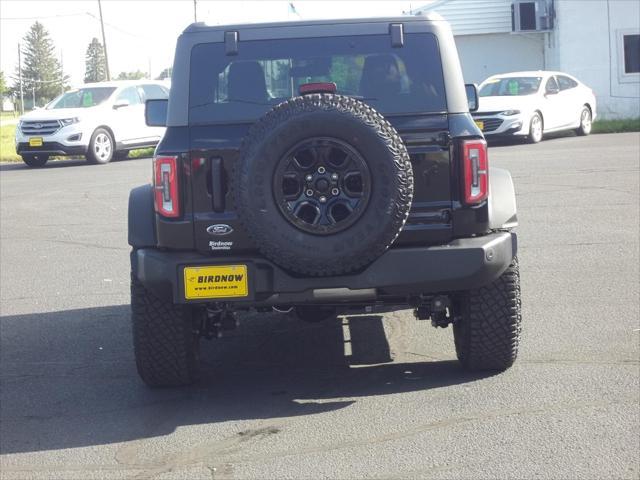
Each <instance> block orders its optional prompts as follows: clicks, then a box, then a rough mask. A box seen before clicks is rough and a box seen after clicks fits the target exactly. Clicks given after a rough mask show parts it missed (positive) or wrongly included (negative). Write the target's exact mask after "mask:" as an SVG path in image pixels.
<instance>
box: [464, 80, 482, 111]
mask: <svg viewBox="0 0 640 480" xmlns="http://www.w3.org/2000/svg"><path fill="white" fill-rule="evenodd" d="M464 89H465V92H466V93H467V104H468V105H469V111H470V112H475V111H476V110H478V107H479V102H478V86H477V85H476V84H475V83H467V84H466V85H465V86H464Z"/></svg>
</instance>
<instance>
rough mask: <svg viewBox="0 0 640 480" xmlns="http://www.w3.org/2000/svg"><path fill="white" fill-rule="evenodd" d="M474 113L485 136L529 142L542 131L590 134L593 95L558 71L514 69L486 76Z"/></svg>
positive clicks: (592, 116) (593, 115)
mask: <svg viewBox="0 0 640 480" xmlns="http://www.w3.org/2000/svg"><path fill="white" fill-rule="evenodd" d="M479 96H480V105H479V108H478V110H477V111H476V112H475V113H473V117H474V120H475V121H476V124H477V125H478V127H479V128H480V130H482V133H484V135H485V137H486V138H487V139H490V138H495V137H498V136H515V137H518V136H519V137H525V138H527V140H528V141H529V142H531V143H537V142H539V141H540V140H542V137H543V135H544V134H545V133H550V132H557V131H561V130H571V129H573V130H575V131H576V133H577V134H578V135H589V133H591V123H592V122H593V120H594V119H595V118H596V98H595V95H594V93H593V90H591V89H590V88H589V87H587V86H586V85H584V84H582V83H580V81H578V80H577V79H576V78H574V77H572V76H571V75H567V74H566V73H560V72H545V71H537V72H513V73H505V74H502V75H494V76H492V77H489V78H487V79H486V80H485V81H484V82H482V83H481V84H480V87H479Z"/></svg>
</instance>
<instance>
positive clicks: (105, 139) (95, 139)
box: [87, 128, 115, 164]
mask: <svg viewBox="0 0 640 480" xmlns="http://www.w3.org/2000/svg"><path fill="white" fill-rule="evenodd" d="M114 148H115V146H114V141H113V137H112V136H111V134H110V133H109V131H108V130H106V129H104V128H98V129H96V131H95V132H93V135H92V136H91V141H90V142H89V150H88V151H87V160H88V161H89V162H90V163H99V164H104V163H109V162H110V161H111V160H112V159H113V155H114V151H115V150H114Z"/></svg>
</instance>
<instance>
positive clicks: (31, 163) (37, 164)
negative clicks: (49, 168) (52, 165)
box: [22, 154, 49, 168]
mask: <svg viewBox="0 0 640 480" xmlns="http://www.w3.org/2000/svg"><path fill="white" fill-rule="evenodd" d="M48 160H49V155H43V154H40V155H28V154H25V155H22V161H23V162H24V163H25V164H26V165H27V166H28V167H31V168H41V167H44V165H45V164H46V163H47V161H48Z"/></svg>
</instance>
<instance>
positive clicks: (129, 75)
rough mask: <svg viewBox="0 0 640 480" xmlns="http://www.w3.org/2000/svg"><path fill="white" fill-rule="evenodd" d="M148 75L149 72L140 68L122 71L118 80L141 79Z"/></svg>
mask: <svg viewBox="0 0 640 480" xmlns="http://www.w3.org/2000/svg"><path fill="white" fill-rule="evenodd" d="M146 76H147V74H146V73H145V72H141V71H140V70H136V71H135V72H120V73H119V74H118V77H117V78H116V80H140V79H141V78H145V77H146Z"/></svg>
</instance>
